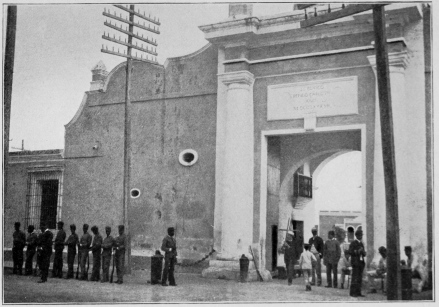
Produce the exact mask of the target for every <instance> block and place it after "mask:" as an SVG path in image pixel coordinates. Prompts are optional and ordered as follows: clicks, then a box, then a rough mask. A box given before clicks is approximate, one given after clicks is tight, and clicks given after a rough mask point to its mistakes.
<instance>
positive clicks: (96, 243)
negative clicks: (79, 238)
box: [90, 226, 102, 281]
mask: <svg viewBox="0 0 439 307" xmlns="http://www.w3.org/2000/svg"><path fill="white" fill-rule="evenodd" d="M91 231H92V232H93V235H94V236H93V243H92V244H91V251H92V253H93V271H92V273H91V277H90V280H91V281H99V280H100V279H101V278H100V271H101V247H102V236H101V235H100V233H99V229H98V227H97V226H93V227H92V228H91Z"/></svg>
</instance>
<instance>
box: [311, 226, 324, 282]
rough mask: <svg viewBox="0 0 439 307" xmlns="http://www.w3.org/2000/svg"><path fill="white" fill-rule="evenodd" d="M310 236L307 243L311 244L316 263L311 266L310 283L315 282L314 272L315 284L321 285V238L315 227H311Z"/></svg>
mask: <svg viewBox="0 0 439 307" xmlns="http://www.w3.org/2000/svg"><path fill="white" fill-rule="evenodd" d="M311 232H312V237H311V238H310V239H309V241H308V243H309V244H310V246H311V249H310V251H311V253H312V254H313V255H314V257H316V260H317V262H316V265H315V266H313V268H312V273H311V274H312V281H311V285H312V286H314V285H315V284H316V274H317V286H321V285H322V257H323V239H322V238H320V237H319V236H318V235H317V228H315V227H313V229H311Z"/></svg>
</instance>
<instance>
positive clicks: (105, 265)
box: [101, 226, 114, 282]
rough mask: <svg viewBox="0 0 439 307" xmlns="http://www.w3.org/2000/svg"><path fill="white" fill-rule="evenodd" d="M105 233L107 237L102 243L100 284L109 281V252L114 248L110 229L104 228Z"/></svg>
mask: <svg viewBox="0 0 439 307" xmlns="http://www.w3.org/2000/svg"><path fill="white" fill-rule="evenodd" d="M105 233H106V234H107V237H106V238H105V239H104V241H103V242H102V280H101V282H108V281H109V276H108V275H109V273H110V263H111V252H112V249H113V246H114V239H113V237H112V236H110V234H111V227H110V226H107V227H105Z"/></svg>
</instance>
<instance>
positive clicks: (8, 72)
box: [3, 5, 17, 202]
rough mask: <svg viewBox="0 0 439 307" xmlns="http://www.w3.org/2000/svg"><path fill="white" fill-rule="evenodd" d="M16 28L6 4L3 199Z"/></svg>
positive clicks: (14, 16)
mask: <svg viewBox="0 0 439 307" xmlns="http://www.w3.org/2000/svg"><path fill="white" fill-rule="evenodd" d="M16 29H17V6H15V5H9V6H8V17H7V21H6V46H5V66H4V69H5V71H4V89H3V90H4V92H3V95H4V100H3V111H4V112H5V113H4V116H5V117H4V120H5V121H4V126H3V128H4V130H3V133H4V134H3V142H4V143H3V146H4V147H3V161H4V167H5V168H4V172H3V176H4V194H3V196H4V199H5V202H6V201H7V198H6V191H7V190H8V186H7V180H8V169H9V165H8V163H9V128H10V124H11V100H12V80H13V77H14V58H15V32H16Z"/></svg>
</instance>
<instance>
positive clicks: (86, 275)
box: [85, 249, 90, 280]
mask: <svg viewBox="0 0 439 307" xmlns="http://www.w3.org/2000/svg"><path fill="white" fill-rule="evenodd" d="M89 268H90V251H89V250H88V249H87V271H86V272H85V279H86V280H88V269H89Z"/></svg>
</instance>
